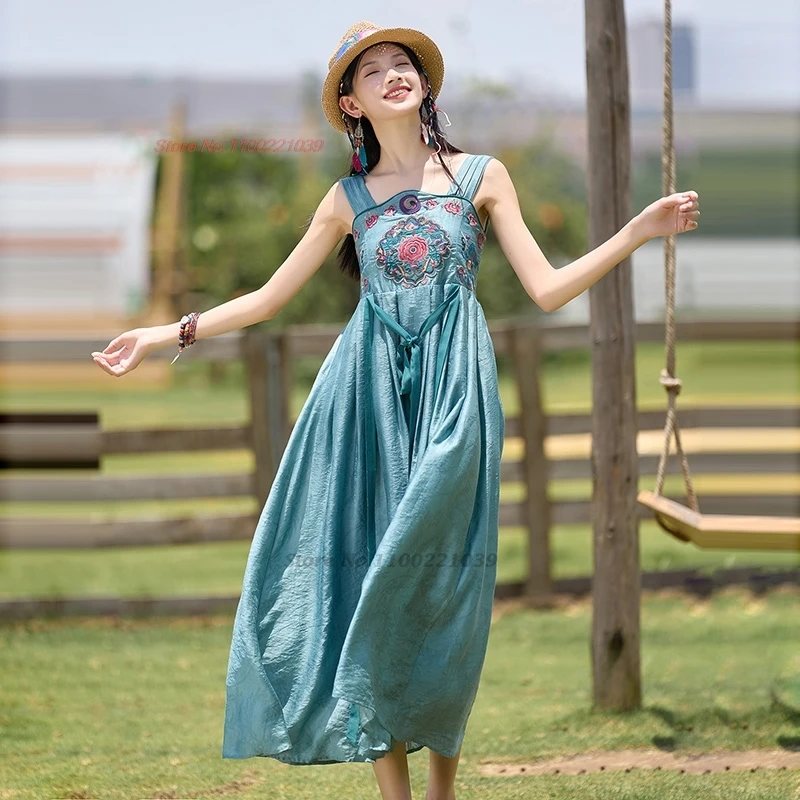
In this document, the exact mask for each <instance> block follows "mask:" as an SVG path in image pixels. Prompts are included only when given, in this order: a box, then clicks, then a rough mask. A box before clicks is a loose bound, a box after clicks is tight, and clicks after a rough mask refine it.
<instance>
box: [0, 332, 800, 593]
mask: <svg viewBox="0 0 800 800" xmlns="http://www.w3.org/2000/svg"><path fill="white" fill-rule="evenodd" d="M678 328H679V330H678V336H679V338H680V340H681V341H691V340H717V341H725V340H728V341H733V340H783V339H792V340H793V339H798V338H800V322H798V321H786V320H755V321H747V322H741V321H738V320H736V321H702V320H698V321H686V322H682V323H679V326H678ZM340 332H341V327H340V326H302V327H296V328H290V329H288V330H286V331H281V332H267V331H264V330H263V329H259V328H256V327H253V328H248V329H246V330H245V331H242V332H237V333H236V334H229V335H226V336H221V337H215V338H214V339H209V340H204V341H202V342H201V343H199V344H198V346H197V347H196V348H195V349H194V352H191V354H190V357H193V358H202V359H204V360H211V361H214V360H226V359H231V358H241V359H243V360H244V362H245V365H246V374H247V378H248V392H249V398H250V405H251V412H252V413H251V421H250V423H249V424H246V425H238V426H231V427H218V426H215V427H202V428H174V427H170V428H141V429H136V430H102V429H97V430H94V431H89V428H87V427H86V425H87V424H88V423H89V419H88V417H87V418H86V419H83V420H82V422H81V423H80V424H82V425H83V426H84V427H83V430H84V432H85V433H86V436H85V437H84V441H83V442H82V444H80V445H79V446H78V448H77V449H73V450H72V452H73V453H78V452H81V453H82V454H83V455H82V458H83V459H84V461H85V459H87V458H89V459H90V458H92V457H93V454H94V453H96V454H99V458H100V459H102V458H103V457H106V456H113V455H123V454H124V455H133V454H152V453H165V452H192V451H208V450H250V451H252V452H253V454H254V460H255V464H256V467H255V470H254V471H253V472H246V473H234V474H230V473H219V474H210V475H209V474H201V475H174V476H159V477H151V476H117V475H103V474H100V473H99V472H96V471H95V472H94V473H91V474H80V475H75V474H70V473H64V472H62V473H61V474H52V473H46V474H37V475H27V474H6V475H5V476H3V477H0V500H2V501H4V502H25V503H42V504H44V503H69V502H81V503H92V502H108V501H111V500H113V501H123V500H125V501H131V500H132V501H136V500H174V499H193V498H236V497H239V498H242V497H250V498H252V499H253V500H254V501H255V504H256V505H257V506H259V507H260V506H262V505H263V503H264V501H265V500H266V497H267V494H268V492H269V488H270V486H271V483H272V480H273V477H274V473H275V470H276V469H277V465H278V464H279V462H280V457H281V454H282V452H283V449H284V448H285V446H286V442H287V441H288V437H289V436H290V435H291V431H292V422H291V421H290V419H289V414H288V405H289V391H290V385H291V374H290V365H291V361H292V359H293V358H295V357H297V356H300V355H316V356H324V355H325V354H326V353H327V351H328V350H329V348H330V347H331V346H332V345H333V343H334V341H335V340H336V337H337V336H338V335H339V333H340ZM490 332H491V334H492V338H493V342H494V346H495V351H496V353H497V354H498V356H500V355H508V356H509V358H510V363H511V365H512V368H513V370H514V373H515V376H516V379H517V388H518V392H519V398H520V413H519V414H518V415H515V416H513V417H507V418H506V436H507V437H519V438H521V439H522V441H523V443H524V447H523V448H522V450H523V452H522V455H521V456H520V457H519V458H516V459H509V458H507V459H505V460H504V461H503V463H502V465H501V480H502V482H503V483H504V484H510V483H517V484H522V486H523V489H524V491H523V492H522V497H521V499H519V500H515V501H503V502H501V506H500V525H501V526H502V527H510V526H513V527H517V526H521V527H523V528H525V529H526V530H527V531H528V537H529V575H528V579H527V581H526V583H525V585H524V586H523V587H522V588H521V589H520V591H524V592H525V593H529V594H530V593H535V592H539V593H541V592H542V591H544V592H545V593H546V592H549V591H550V590H552V588H553V586H554V585H555V584H554V583H553V581H552V578H551V575H550V557H549V536H550V529H551V527H552V525H560V524H572V523H587V522H589V521H590V519H591V501H590V500H555V499H553V497H552V496H551V495H552V485H551V484H552V481H562V480H590V479H591V478H592V474H591V462H590V460H589V458H588V457H579V456H575V455H572V456H568V457H562V458H556V457H548V456H547V455H546V453H545V450H546V446H547V443H548V441H549V440H550V439H551V438H552V437H562V436H567V435H583V436H587V437H589V440H590V436H591V430H592V420H591V415H589V414H584V413H579V414H552V415H546V414H545V413H544V411H543V408H542V401H541V392H540V388H539V382H538V371H539V364H540V361H541V358H542V356H543V354H544V353H547V352H554V351H559V350H565V349H572V348H586V347H587V345H588V328H586V327H585V326H566V327H564V326H557V327H556V326H544V325H539V324H537V323H534V322H533V321H531V320H515V321H504V322H498V323H493V324H491V325H490ZM662 336H663V325H662V324H660V323H653V324H643V325H641V324H640V325H639V326H637V339H638V341H658V340H660V338H661V337H662ZM103 346H105V343H101V342H99V341H95V340H93V339H73V340H69V339H66V340H61V341H58V342H52V341H45V340H36V339H9V338H5V339H0V361H26V362H47V361H53V360H58V361H71V360H76V361H77V360H80V361H83V360H86V358H87V354H88V353H89V352H91V350H93V349H102V347H103ZM171 355H172V354H171V353H156V354H154V356H153V357H171ZM51 416H52V415H51ZM89 416H91V415H89ZM74 423H75V418H72V419H70V415H64V419H63V420H61V427H60V428H59V426H58V425H54V426H53V427H51V428H50V429H49V431H43V429H41V427H39V428H37V424H36V422H35V420H34V419H33V418H31V419H28V420H26V419H23V418H21V417H19V416H17V418H14V415H13V414H12V415H6V416H5V417H4V418H3V423H2V424H1V425H0V461H2V460H3V457H4V454H8V453H11V452H13V453H16V454H17V455H19V453H20V452H23V451H24V450H25V448H26V447H32V448H34V449H35V450H36V451H37V452H39V451H40V450H41V448H42V447H44V449H48V448H47V444H46V443H47V442H48V441H49V443H50V449H51V450H53V452H55V451H58V452H59V453H61V454H62V455H64V454H67V453H69V452H70V448H75V447H76V443H75V434H76V431H77V430H78V428H76V427H75V424H74ZM637 423H638V429H639V430H640V431H646V430H658V429H661V428H662V427H663V423H664V412H663V411H649V410H643V411H639V412H638V420H637ZM51 424H52V423H51ZM681 428H682V429H684V430H689V429H691V428H714V429H742V428H759V429H782V430H787V431H788V430H789V429H794V430H796V429H800V407H798V406H791V405H782V406H773V407H750V406H747V407H707V408H683V409H682V410H681ZM48 437H49V438H48ZM70 437H71V438H70ZM51 455H52V454H51ZM691 461H692V468H693V474H694V475H695V476H698V475H704V474H707V475H710V474H714V475H748V474H754V473H761V474H770V475H796V474H798V473H800V451H798V449H797V448H794V449H789V450H782V449H779V448H775V447H772V448H768V449H766V450H764V451H760V452H749V451H747V450H745V449H744V448H742V449H739V450H734V451H732V452H728V451H727V450H713V451H708V452H702V453H696V454H692V455H691ZM657 462H658V459H657V456H655V455H649V454H644V455H640V457H639V470H640V474H641V475H644V476H652V475H654V474H655V471H656V467H657ZM68 463H69V459H67V460H66V461H64V464H68ZM11 465H12V464H9V466H11ZM671 466H672V469H673V472H674V474H678V469H677V465H676V464H672V465H671ZM84 472H85V470H84ZM676 499H680V498H676ZM701 505H702V509H703V511H704V512H706V513H709V514H716V513H732V514H766V515H788V516H799V515H800V497H798V496H797V494H794V495H789V494H786V493H781V491H780V489H779V488H778V489H776V491H774V492H771V491H770V489H769V488H764V487H763V486H759V487H758V490H757V491H754V492H753V493H751V494H736V495H721V494H714V495H710V496H709V495H706V496H704V497H702V498H701ZM639 513H640V514H641V517H642V519H646V518H648V517H649V516H650V512H649V511H648V510H647V509H644V508H642V509H640V511H639ZM257 517H258V514H257V513H252V512H240V513H216V514H208V515H198V516H191V517H178V518H176V517H174V516H173V517H170V516H168V515H166V514H165V515H163V516H161V515H159V516H158V517H156V518H145V519H142V518H120V519H117V518H114V519H107V520H90V519H88V518H87V519H76V518H59V519H53V518H49V517H46V518H42V517H39V518H31V517H29V516H13V515H7V516H5V517H3V518H0V548H34V549H36V548H55V547H58V548H64V547H66V548H96V547H129V546H147V545H154V546H155V545H164V544H178V543H196V542H211V541H233V540H249V539H250V538H251V537H252V534H253V530H254V527H255V525H256V523H257ZM501 535H502V534H501ZM507 591H509V589H508V587H506V588H503V587H498V593H500V594H502V593H503V592H507Z"/></svg>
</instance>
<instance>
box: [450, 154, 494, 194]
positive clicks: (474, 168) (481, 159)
mask: <svg viewBox="0 0 800 800" xmlns="http://www.w3.org/2000/svg"><path fill="white" fill-rule="evenodd" d="M491 158H492V156H489V155H471V156H469V158H467V159H466V160H465V161H464V163H463V164H462V165H461V167H460V169H459V170H458V172H457V173H456V180H455V182H454V183H453V185H452V186H451V187H450V188H451V191H453V192H454V193H455V192H458V194H460V195H462V196H463V197H466V198H467V200H470V201H472V199H473V198H474V197H475V193H476V192H477V191H478V186H479V185H480V182H481V178H483V171H484V170H485V169H486V165H487V164H488V163H489V161H490V159H491Z"/></svg>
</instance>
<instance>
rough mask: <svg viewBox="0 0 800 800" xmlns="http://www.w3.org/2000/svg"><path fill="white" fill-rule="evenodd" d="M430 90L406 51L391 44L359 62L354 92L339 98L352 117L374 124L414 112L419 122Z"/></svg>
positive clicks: (370, 51)
mask: <svg viewBox="0 0 800 800" xmlns="http://www.w3.org/2000/svg"><path fill="white" fill-rule="evenodd" d="M427 91H428V84H427V81H426V80H425V78H424V77H423V76H422V75H420V74H419V73H418V72H417V70H416V68H415V67H414V65H413V64H412V63H411V59H410V58H409V56H408V54H407V53H406V51H405V50H403V48H402V47H400V46H399V45H396V44H393V43H391V42H379V43H378V44H375V45H373V46H372V47H369V48H367V49H366V50H365V51H364V52H363V53H361V55H360V56H359V58H358V59H356V62H355V74H354V76H353V89H352V91H351V92H350V94H348V95H343V96H342V97H340V98H339V106H340V108H341V109H342V110H343V111H344V112H345V113H347V114H349V115H350V116H352V117H359V116H361V115H362V114H363V115H364V116H366V117H367V119H369V120H370V122H372V123H373V124H375V123H376V122H378V123H379V122H380V121H381V120H391V119H396V118H397V117H398V116H400V115H403V114H411V113H413V114H414V115H415V119H416V118H417V117H418V116H419V107H420V105H421V104H422V98H423V97H425V94H426V93H427Z"/></svg>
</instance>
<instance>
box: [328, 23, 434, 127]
mask: <svg viewBox="0 0 800 800" xmlns="http://www.w3.org/2000/svg"><path fill="white" fill-rule="evenodd" d="M378 42H399V43H400V44H404V45H407V46H408V47H410V48H411V49H412V50H413V51H414V53H415V54H416V56H417V58H419V60H420V63H421V64H422V68H423V69H424V70H425V72H426V74H427V75H428V80H429V81H430V84H431V92H432V93H433V96H434V99H435V98H436V97H437V96H438V95H439V92H440V90H441V88H442V82H443V81H444V59H443V58H442V54H441V52H440V51H439V48H438V47H437V46H436V45H435V44H434V42H433V40H432V39H431V38H430V37H428V36H426V35H425V34H424V33H422V32H421V31H417V30H414V29H413V28H381V27H379V26H378V25H375V24H373V23H372V22H367V21H365V20H362V21H361V22H356V23H355V24H354V25H351V26H350V27H349V28H348V30H347V33H345V35H344V36H342V38H341V39H340V40H339V44H338V45H337V47H336V50H335V51H334V53H333V55H332V56H331V57H330V60H329V61H328V75H327V76H326V78H325V83H324V84H323V86H322V110H323V111H324V112H325V116H326V117H327V118H328V122H330V124H331V125H333V127H334V128H336V130H337V131H341V132H342V133H346V132H347V128H346V127H345V124H344V120H343V119H342V109H341V108H340V107H339V83H340V81H341V80H342V76H343V75H344V73H345V70H346V69H347V67H348V66H349V65H350V64H351V63H352V62H353V60H354V59H355V58H357V57H358V55H359V53H362V52H363V51H364V50H366V49H367V48H368V47H372V45H374V44H377V43H378Z"/></svg>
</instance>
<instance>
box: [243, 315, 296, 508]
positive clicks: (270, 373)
mask: <svg viewBox="0 0 800 800" xmlns="http://www.w3.org/2000/svg"><path fill="white" fill-rule="evenodd" d="M287 346H288V339H287V337H286V335H285V334H283V333H276V332H272V331H264V330H258V328H257V327H255V326H252V325H251V326H249V327H248V328H245V330H244V334H243V336H242V357H243V358H244V361H245V365H246V369H247V382H248V386H249V390H250V419H251V429H252V441H253V450H254V452H255V458H256V471H255V486H254V490H255V493H256V497H257V498H258V501H259V503H261V504H262V505H263V504H264V503H266V501H267V497H268V495H269V490H270V488H271V486H272V481H273V480H274V478H275V473H276V472H277V469H278V465H279V463H280V460H281V456H282V455H283V451H284V449H285V447H286V443H287V441H288V437H289V427H290V422H289V411H288V407H289V387H290V380H289V360H288V358H287V357H286V348H287Z"/></svg>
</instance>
